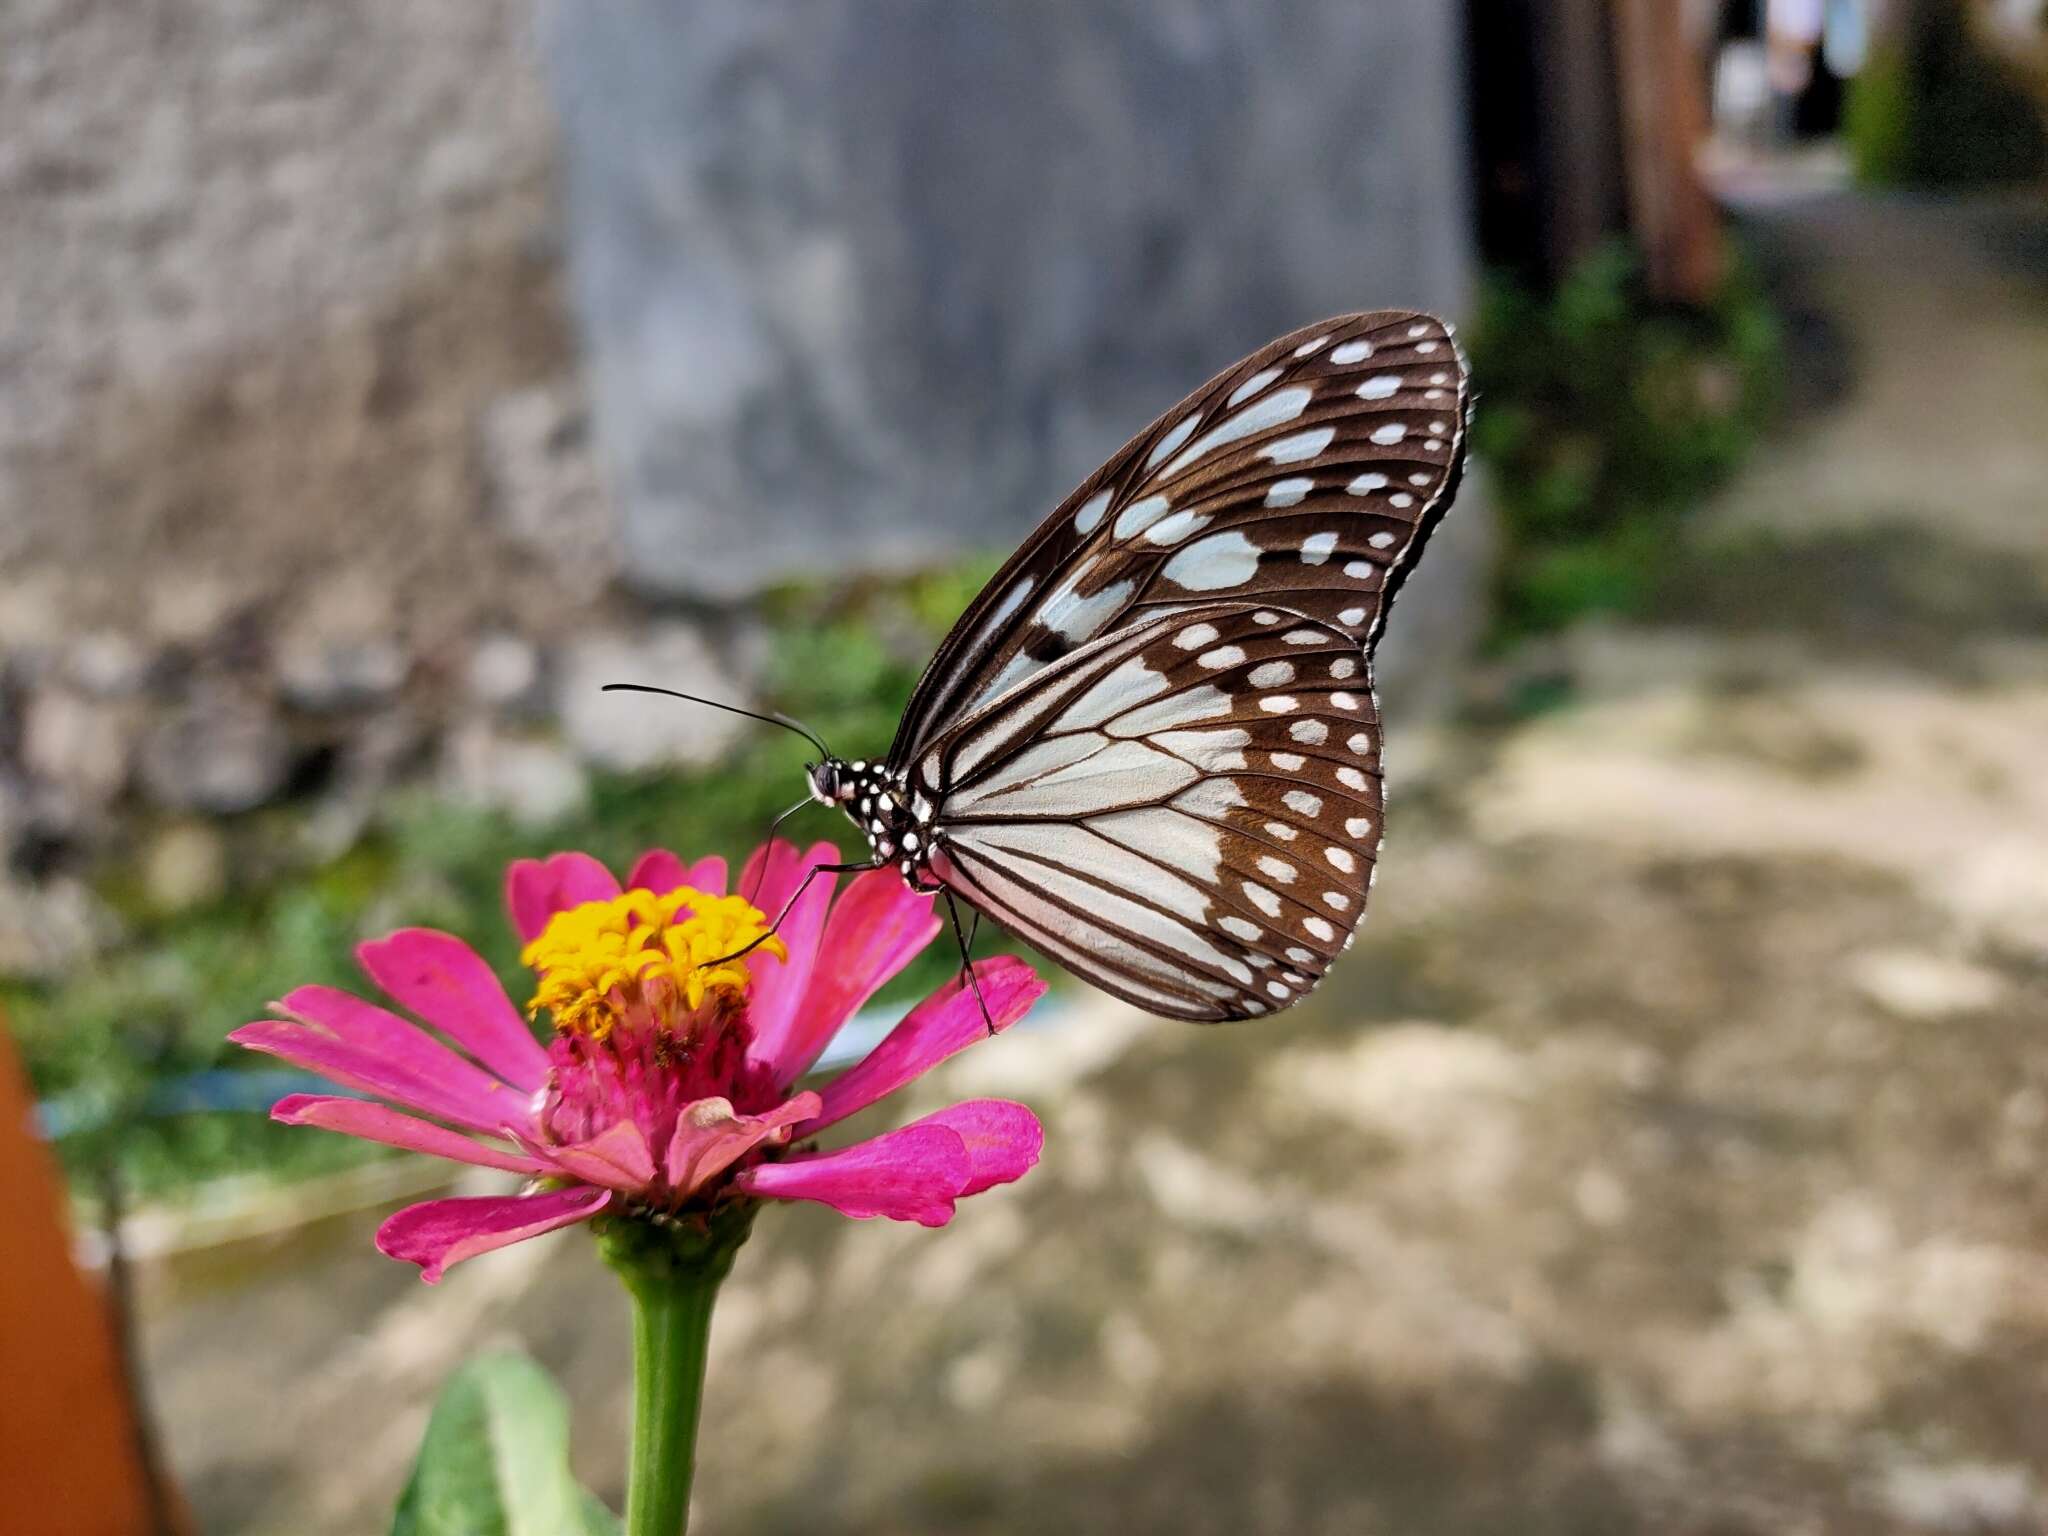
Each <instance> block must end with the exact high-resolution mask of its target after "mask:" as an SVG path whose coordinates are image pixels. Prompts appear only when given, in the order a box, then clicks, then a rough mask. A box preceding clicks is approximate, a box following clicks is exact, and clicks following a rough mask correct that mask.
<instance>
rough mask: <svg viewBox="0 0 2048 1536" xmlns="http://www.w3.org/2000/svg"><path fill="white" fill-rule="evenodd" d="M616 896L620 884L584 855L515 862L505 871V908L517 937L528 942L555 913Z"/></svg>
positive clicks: (601, 866)
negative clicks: (516, 931) (587, 902)
mask: <svg viewBox="0 0 2048 1536" xmlns="http://www.w3.org/2000/svg"><path fill="white" fill-rule="evenodd" d="M618 894H619V882H618V881H616V880H614V879H613V878H612V872H611V871H610V870H608V869H606V868H605V867H604V866H603V865H602V864H600V863H598V862H597V860H595V859H593V858H592V857H591V856H590V855H589V854H587V853H558V854H555V855H554V856H553V857H552V858H548V859H545V860H542V859H518V860H515V861H514V862H513V864H512V865H511V867H510V868H508V869H507V870H506V871H505V906H506V907H507V909H509V910H510V912H511V913H512V926H513V927H514V928H516V929H517V930H518V931H519V937H520V938H521V939H522V940H524V941H527V942H529V943H530V942H531V941H532V940H534V939H537V938H539V937H540V931H541V930H542V929H543V928H545V927H547V925H548V919H549V918H551V917H553V916H554V915H555V914H556V913H557V912H566V911H568V910H569V909H570V908H571V907H580V906H581V905H583V903H584V902H586V901H609V900H611V899H612V897H614V896H616V895H618Z"/></svg>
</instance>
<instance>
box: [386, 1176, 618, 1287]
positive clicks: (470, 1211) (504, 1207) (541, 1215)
mask: <svg viewBox="0 0 2048 1536" xmlns="http://www.w3.org/2000/svg"><path fill="white" fill-rule="evenodd" d="M611 1198H612V1196H611V1191H610V1190H607V1189H592V1188H590V1187H589V1186H588V1185H578V1186H576V1187H575V1188H573V1189H557V1190H553V1191H550V1192H548V1193H546V1194H539V1195H483V1196H478V1197H475V1198H465V1199H457V1200H428V1201H425V1202H423V1203H422V1204H419V1205H409V1206H407V1207H406V1208H405V1209H404V1210H402V1211H400V1212H398V1213H397V1214H396V1215H395V1216H393V1217H391V1218H390V1219H389V1220H388V1221H386V1222H385V1223H384V1225H383V1226H381V1227H379V1228H378V1229H377V1246H378V1247H379V1248H381V1249H383V1250H384V1252H385V1253H387V1254H389V1255H390V1256H391V1257H392V1258H394V1259H403V1260H405V1261H406V1263H408V1264H417V1265H419V1266H420V1278H421V1279H422V1280H424V1281H426V1282H427V1284H429V1285H432V1284H434V1282H435V1281H437V1280H439V1279H440V1278H441V1276H442V1275H443V1274H444V1273H445V1272H446V1271H447V1269H448V1266H449V1265H451V1264H460V1263H461V1262H462V1261H463V1260H464V1259H473V1258H475V1257H476V1256H477V1255H478V1254H480V1253H489V1252H490V1251H491V1250H492V1249H493V1248H505V1247H509V1246H510V1245H511V1244H513V1243H517V1242H522V1241H524V1240H525V1239H527V1238H529V1237H539V1236H540V1235H541V1234H542V1233H543V1232H552V1231H554V1230H555V1229H556V1228H557V1227H567V1226H572V1225H574V1224H575V1223H576V1222H579V1221H588V1220H589V1219H590V1218H591V1217H593V1216H595V1215H596V1214H597V1213H598V1212H599V1211H601V1210H603V1209H604V1208H605V1206H606V1205H607V1204H608V1203H610V1201H611Z"/></svg>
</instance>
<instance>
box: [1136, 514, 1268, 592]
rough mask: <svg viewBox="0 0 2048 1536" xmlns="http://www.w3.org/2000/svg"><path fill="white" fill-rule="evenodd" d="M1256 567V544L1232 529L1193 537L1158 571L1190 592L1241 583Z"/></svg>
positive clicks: (1249, 576)
mask: <svg viewBox="0 0 2048 1536" xmlns="http://www.w3.org/2000/svg"><path fill="white" fill-rule="evenodd" d="M1258 568H1259V549H1258V546H1257V545H1256V544H1254V543H1252V541H1251V540H1250V539H1248V538H1246V537H1245V536H1244V535H1243V534H1242V533H1239V532H1237V531H1236V530H1234V529H1233V530H1232V531H1231V532H1229V533H1212V534H1210V535H1209V537H1207V538H1206V539H1197V540H1196V541H1195V542H1194V543H1192V544H1190V545H1188V546H1187V548H1185V549H1183V550H1181V551H1179V552H1178V553H1176V554H1175V555H1174V557H1173V558H1172V559H1171V560H1169V561H1167V562H1166V565H1165V567H1164V569H1163V570H1162V571H1161V572H1160V574H1161V575H1163V576H1164V577H1165V578H1166V579H1167V580H1168V581H1170V582H1172V583H1173V584H1174V585H1175V586H1178V587H1183V588H1186V589H1187V590H1188V591H1190V592H1214V591H1217V590H1219V589H1221V588H1223V587H1235V586H1241V585H1242V584H1243V583H1245V582H1247V581H1249V580H1251V578H1252V574H1253V573H1254V572H1255V571H1257V570H1258Z"/></svg>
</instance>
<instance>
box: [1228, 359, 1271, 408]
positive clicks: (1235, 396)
mask: <svg viewBox="0 0 2048 1536" xmlns="http://www.w3.org/2000/svg"><path fill="white" fill-rule="evenodd" d="M1279 377H1280V370H1279V369H1278V368H1262V369H1260V370H1259V372H1257V373H1255V374H1253V375H1252V376H1251V377H1250V378H1248V379H1246V380H1245V381H1244V382H1243V383H1242V384H1240V385H1238V386H1237V388H1235V389H1233V390H1232V391H1231V392H1230V399H1229V400H1228V401H1227V402H1225V403H1226V404H1229V405H1243V404H1244V403H1245V401H1247V400H1249V399H1251V397H1252V396H1253V395H1256V394H1257V393H1258V392H1259V391H1260V390H1262V389H1264V388H1265V387H1266V386H1267V385H1268V384H1270V383H1272V382H1273V381H1274V380H1275V379H1277V378H1279Z"/></svg>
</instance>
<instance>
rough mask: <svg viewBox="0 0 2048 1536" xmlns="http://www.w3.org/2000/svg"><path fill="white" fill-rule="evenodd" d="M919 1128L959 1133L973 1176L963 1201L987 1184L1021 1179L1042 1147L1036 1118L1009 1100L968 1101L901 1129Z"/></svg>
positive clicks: (1043, 1136)
mask: <svg viewBox="0 0 2048 1536" xmlns="http://www.w3.org/2000/svg"><path fill="white" fill-rule="evenodd" d="M920 1125H943V1126H944V1127H945V1128H946V1129H947V1130H949V1131H956V1132H958V1133H959V1136H960V1139H961V1141H963V1142H965V1143H966V1144H967V1156H968V1157H969V1159H971V1160H972V1162H973V1164H974V1173H973V1176H972V1177H971V1178H969V1179H968V1181H967V1184H966V1187H965V1188H963V1189H962V1190H961V1191H960V1196H961V1198H962V1199H965V1198H966V1197H967V1196H969V1195H978V1194H980V1193H981V1192H982V1191H983V1190H984V1189H987V1188H988V1187H989V1186H990V1185H993V1184H1008V1183H1010V1182H1012V1181H1013V1180H1016V1179H1021V1178H1023V1177H1024V1175H1025V1174H1027V1173H1029V1172H1030V1171H1031V1166H1032V1164H1034V1163H1036V1162H1037V1161H1038V1153H1039V1149H1040V1148H1042V1147H1043V1146H1044V1145H1045V1128H1044V1127H1043V1126H1041V1125H1040V1124H1039V1123H1038V1116H1036V1115H1034V1114H1033V1113H1031V1111H1030V1110H1028V1109H1026V1108H1025V1107H1024V1106H1023V1105H1022V1104H1015V1103H1012V1102H1011V1101H1010V1100H1008V1099H969V1100H967V1101H966V1102H965V1103H962V1104H955V1105H954V1106H953V1107H952V1108H951V1109H942V1110H940V1111H939V1112H938V1113H937V1114H935V1115H926V1116H925V1117H924V1118H923V1119H922V1120H913V1121H911V1122H910V1124H909V1125H907V1126H905V1127H904V1129H905V1130H914V1129H916V1128H917V1127H918V1126H920Z"/></svg>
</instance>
